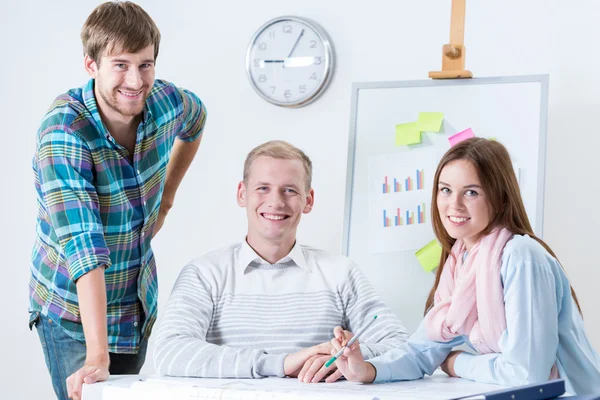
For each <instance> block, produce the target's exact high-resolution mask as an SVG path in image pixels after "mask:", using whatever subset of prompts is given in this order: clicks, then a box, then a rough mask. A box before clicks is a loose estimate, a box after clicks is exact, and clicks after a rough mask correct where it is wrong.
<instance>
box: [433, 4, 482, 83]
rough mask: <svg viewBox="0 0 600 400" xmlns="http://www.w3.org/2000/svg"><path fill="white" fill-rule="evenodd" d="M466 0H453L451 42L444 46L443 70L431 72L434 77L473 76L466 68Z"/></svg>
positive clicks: (454, 77)
mask: <svg viewBox="0 0 600 400" xmlns="http://www.w3.org/2000/svg"><path fill="white" fill-rule="evenodd" d="M465 3H466V0H452V16H451V20H450V43H449V44H445V45H444V47H442V70H441V71H431V72H429V77H430V78H432V79H456V78H472V77H473V74H472V73H471V71H468V70H466V69H465V58H466V54H465V52H466V49H465V45H464V42H465V9H466V4H465Z"/></svg>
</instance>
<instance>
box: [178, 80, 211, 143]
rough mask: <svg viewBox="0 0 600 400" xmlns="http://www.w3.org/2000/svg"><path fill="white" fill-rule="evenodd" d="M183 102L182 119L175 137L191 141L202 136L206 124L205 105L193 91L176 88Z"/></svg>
mask: <svg viewBox="0 0 600 400" xmlns="http://www.w3.org/2000/svg"><path fill="white" fill-rule="evenodd" d="M177 90H178V91H179V94H180V96H181V101H182V103H183V112H182V115H181V118H182V119H183V121H182V125H181V130H180V131H179V133H178V134H177V138H178V139H180V140H183V141H184V142H193V141H195V140H197V139H199V138H200V137H201V136H202V133H203V131H204V125H205V124H206V107H205V106H204V103H202V101H201V100H200V99H199V98H198V96H196V95H195V94H194V93H192V92H190V91H188V90H185V89H177Z"/></svg>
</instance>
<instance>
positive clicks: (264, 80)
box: [258, 74, 267, 83]
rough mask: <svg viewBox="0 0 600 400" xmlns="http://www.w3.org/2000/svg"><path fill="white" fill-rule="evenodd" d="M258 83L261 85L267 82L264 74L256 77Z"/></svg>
mask: <svg viewBox="0 0 600 400" xmlns="http://www.w3.org/2000/svg"><path fill="white" fill-rule="evenodd" d="M258 81H259V82H261V83H263V82H266V81H267V76H266V75H264V74H263V75H261V76H259V77H258Z"/></svg>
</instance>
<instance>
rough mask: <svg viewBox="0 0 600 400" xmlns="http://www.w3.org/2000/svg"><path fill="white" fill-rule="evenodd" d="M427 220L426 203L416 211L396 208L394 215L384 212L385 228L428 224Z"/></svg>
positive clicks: (420, 205)
mask: <svg viewBox="0 0 600 400" xmlns="http://www.w3.org/2000/svg"><path fill="white" fill-rule="evenodd" d="M426 222H427V221H426V218H425V203H421V204H419V205H417V208H416V210H408V209H407V210H401V209H400V208H399V207H398V208H396V210H395V211H393V212H392V213H388V211H387V210H383V227H384V228H390V227H392V226H407V225H415V224H424V223H426Z"/></svg>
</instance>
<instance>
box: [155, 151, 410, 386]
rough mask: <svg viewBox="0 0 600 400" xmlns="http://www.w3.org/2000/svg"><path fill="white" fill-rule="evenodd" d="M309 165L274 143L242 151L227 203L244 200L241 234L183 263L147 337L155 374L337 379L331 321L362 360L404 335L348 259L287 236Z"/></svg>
mask: <svg viewBox="0 0 600 400" xmlns="http://www.w3.org/2000/svg"><path fill="white" fill-rule="evenodd" d="M311 177H312V165H311V161H310V159H309V158H308V157H307V156H306V155H305V154H304V153H303V152H302V151H301V150H299V149H297V148H295V147H294V146H292V145H290V144H289V143H286V142H282V141H272V142H267V143H264V144H262V145H260V146H258V147H256V148H255V149H254V150H252V151H251V152H250V154H248V157H247V158H246V162H245V164H244V180H243V181H242V182H240V183H239V185H238V191H237V202H238V204H239V205H240V206H241V207H245V208H246V213H247V217H248V235H247V236H246V240H244V241H242V242H241V243H238V244H235V245H232V246H229V247H227V248H224V249H221V250H217V251H213V252H210V253H208V254H206V255H204V256H202V257H200V258H198V259H196V260H194V261H192V262H191V263H190V264H188V265H187V266H185V267H184V268H183V270H182V271H181V274H180V275H179V278H178V279H177V282H176V283H175V286H174V288H173V292H172V293H171V297H170V299H169V302H168V305H167V308H166V311H165V313H164V315H163V316H162V321H161V324H160V327H159V330H158V333H157V335H156V346H155V348H156V350H155V351H154V365H155V368H156V371H157V373H159V374H161V375H170V376H186V377H207V378H260V377H265V376H279V377H284V376H291V377H298V378H299V379H300V380H302V381H304V382H318V381H320V380H321V378H323V377H325V376H326V375H328V374H329V376H328V378H327V381H328V382H332V381H335V380H336V379H338V378H339V377H340V376H341V374H339V373H338V372H337V371H334V369H335V368H336V366H335V363H334V364H332V365H331V366H330V367H329V368H325V366H324V364H325V362H326V361H327V360H328V359H329V358H330V357H331V349H332V347H331V344H330V340H331V338H332V332H333V328H334V327H335V326H336V325H340V326H342V327H344V329H346V330H349V331H356V330H358V329H360V328H361V327H362V325H364V324H366V323H367V322H368V321H369V320H370V319H372V318H373V316H374V315H377V321H376V322H375V323H374V324H373V325H372V326H371V327H370V328H369V329H368V330H367V331H366V332H365V333H364V334H363V336H361V345H360V346H361V350H362V352H363V354H364V355H365V358H371V357H376V356H378V355H381V354H383V353H385V352H386V351H388V350H389V349H393V348H397V347H398V346H399V345H400V344H401V343H403V342H405V341H406V340H407V338H408V334H407V333H406V330H405V329H404V327H403V326H402V324H401V323H400V321H399V320H398V319H397V317H396V316H395V315H394V314H393V312H392V311H391V310H390V309H389V308H388V307H387V306H386V305H385V304H384V303H383V301H381V300H380V299H379V297H378V296H377V294H376V293H375V291H374V290H373V288H372V287H371V284H370V283H369V282H368V281H367V279H366V278H365V276H364V275H363V274H362V273H361V271H360V269H359V268H358V267H357V266H356V265H355V264H354V263H353V262H352V261H350V260H349V259H347V258H345V257H342V256H338V255H333V254H329V253H327V252H325V251H322V250H318V249H315V248H313V247H308V246H302V245H299V244H298V243H296V229H297V227H298V224H299V223H300V218H301V216H302V214H307V213H309V212H310V211H311V209H312V207H313V204H314V191H313V189H312V188H311Z"/></svg>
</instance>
